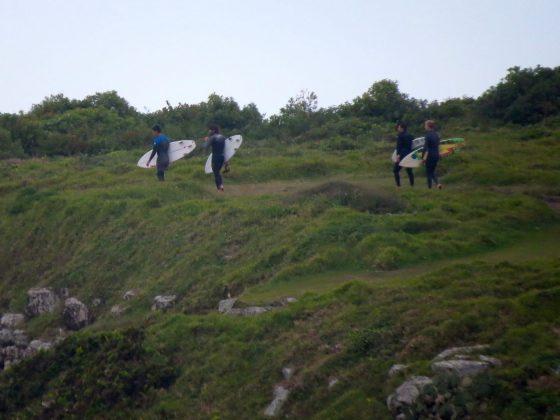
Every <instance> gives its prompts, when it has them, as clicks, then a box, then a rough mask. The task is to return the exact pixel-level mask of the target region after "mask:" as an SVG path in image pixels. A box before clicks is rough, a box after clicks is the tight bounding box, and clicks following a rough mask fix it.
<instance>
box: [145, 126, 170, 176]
mask: <svg viewBox="0 0 560 420" xmlns="http://www.w3.org/2000/svg"><path fill="white" fill-rule="evenodd" d="M152 131H153V132H154V134H155V136H156V137H155V139H154V141H153V143H152V145H153V150H152V154H151V155H150V158H149V159H148V163H146V167H149V166H150V162H151V161H152V159H153V158H154V156H155V155H156V154H157V161H156V169H157V172H156V173H157V177H158V179H159V180H160V181H165V170H166V169H167V167H168V166H169V139H168V138H167V136H165V135H164V134H162V133H161V127H160V126H159V125H158V124H156V125H154V126H153V127H152Z"/></svg>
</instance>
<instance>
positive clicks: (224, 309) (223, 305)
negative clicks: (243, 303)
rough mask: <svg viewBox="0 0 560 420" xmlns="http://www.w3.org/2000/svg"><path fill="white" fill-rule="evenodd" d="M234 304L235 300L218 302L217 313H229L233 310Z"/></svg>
mask: <svg viewBox="0 0 560 420" xmlns="http://www.w3.org/2000/svg"><path fill="white" fill-rule="evenodd" d="M235 302H237V298H229V299H223V300H220V302H218V312H219V313H221V314H227V313H229V312H230V311H231V310H232V309H233V306H234V305H235Z"/></svg>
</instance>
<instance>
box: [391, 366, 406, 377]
mask: <svg viewBox="0 0 560 420" xmlns="http://www.w3.org/2000/svg"><path fill="white" fill-rule="evenodd" d="M407 368H408V365H398V364H397V365H393V366H391V369H389V377H393V376H397V375H398V374H399V373H402V372H404V371H405V370H406V369H407Z"/></svg>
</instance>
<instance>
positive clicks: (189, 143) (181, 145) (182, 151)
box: [137, 140, 196, 168]
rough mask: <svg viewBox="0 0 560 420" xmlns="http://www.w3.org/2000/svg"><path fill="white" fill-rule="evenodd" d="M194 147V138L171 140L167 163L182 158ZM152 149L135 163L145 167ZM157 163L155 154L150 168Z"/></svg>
mask: <svg viewBox="0 0 560 420" xmlns="http://www.w3.org/2000/svg"><path fill="white" fill-rule="evenodd" d="M195 148H196V143H195V142H194V140H178V141H172V142H171V143H169V152H168V153H169V163H171V162H175V161H176V160H179V159H182V158H184V157H185V156H187V155H188V154H189V153H191V152H192V151H193V150H194V149H195ZM151 154H152V151H151V150H150V151H148V152H146V153H145V154H144V156H142V157H141V158H140V160H139V161H138V163H137V165H138V166H139V167H140V168H147V166H146V163H148V159H150V155H151ZM156 163H157V155H156V156H154V158H153V159H152V161H151V162H150V166H149V167H150V168H155V167H156Z"/></svg>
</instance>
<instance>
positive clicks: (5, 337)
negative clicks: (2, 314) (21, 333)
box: [0, 328, 15, 347]
mask: <svg viewBox="0 0 560 420" xmlns="http://www.w3.org/2000/svg"><path fill="white" fill-rule="evenodd" d="M14 343H15V337H14V333H13V332H12V330H9V329H7V328H3V329H1V330H0V347H7V346H12V345H13V344H14Z"/></svg>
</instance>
